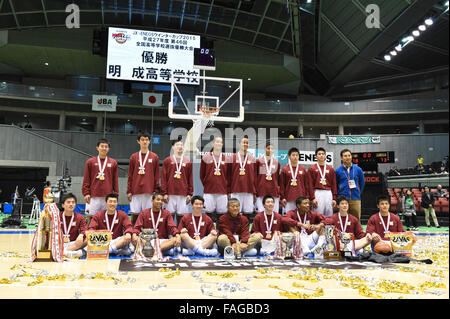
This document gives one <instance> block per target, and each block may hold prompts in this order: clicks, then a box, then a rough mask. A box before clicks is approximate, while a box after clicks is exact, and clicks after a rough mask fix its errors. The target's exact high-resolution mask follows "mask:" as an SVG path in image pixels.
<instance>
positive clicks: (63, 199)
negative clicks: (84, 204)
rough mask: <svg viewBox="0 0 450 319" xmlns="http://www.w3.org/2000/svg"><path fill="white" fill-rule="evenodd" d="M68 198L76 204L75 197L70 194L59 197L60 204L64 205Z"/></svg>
mask: <svg viewBox="0 0 450 319" xmlns="http://www.w3.org/2000/svg"><path fill="white" fill-rule="evenodd" d="M69 198H73V199H75V204H76V203H77V197H76V196H75V195H74V194H72V193H67V194H64V195H63V197H61V203H62V204H64V202H65V201H66V200H68V199H69Z"/></svg>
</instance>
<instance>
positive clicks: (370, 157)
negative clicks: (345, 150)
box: [352, 152, 395, 164]
mask: <svg viewBox="0 0 450 319" xmlns="http://www.w3.org/2000/svg"><path fill="white" fill-rule="evenodd" d="M352 157H353V159H352V161H353V163H355V164H361V163H377V164H383V163H395V155H394V152H364V153H352Z"/></svg>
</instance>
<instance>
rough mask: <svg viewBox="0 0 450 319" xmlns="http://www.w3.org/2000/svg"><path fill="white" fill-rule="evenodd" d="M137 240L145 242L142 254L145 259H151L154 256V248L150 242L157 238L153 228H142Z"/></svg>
mask: <svg viewBox="0 0 450 319" xmlns="http://www.w3.org/2000/svg"><path fill="white" fill-rule="evenodd" d="M139 238H140V239H142V240H144V241H145V245H144V247H143V249H142V253H143V254H144V256H145V257H148V258H152V257H153V255H154V254H155V248H154V247H153V245H152V241H153V239H156V238H158V234H156V233H155V230H154V229H153V228H144V229H142V232H141V233H140V234H139Z"/></svg>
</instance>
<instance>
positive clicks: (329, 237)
mask: <svg viewBox="0 0 450 319" xmlns="http://www.w3.org/2000/svg"><path fill="white" fill-rule="evenodd" d="M323 257H324V258H326V259H341V252H340V251H339V250H338V249H337V245H336V237H335V236H334V226H333V225H325V247H324V250H323Z"/></svg>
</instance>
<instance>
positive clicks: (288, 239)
mask: <svg viewBox="0 0 450 319" xmlns="http://www.w3.org/2000/svg"><path fill="white" fill-rule="evenodd" d="M281 240H282V241H283V242H284V244H285V249H284V259H293V258H294V257H293V256H292V246H293V244H294V240H295V234H294V233H282V234H281Z"/></svg>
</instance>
